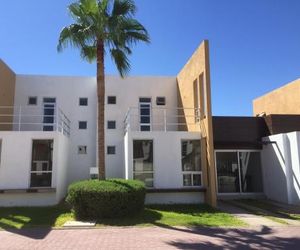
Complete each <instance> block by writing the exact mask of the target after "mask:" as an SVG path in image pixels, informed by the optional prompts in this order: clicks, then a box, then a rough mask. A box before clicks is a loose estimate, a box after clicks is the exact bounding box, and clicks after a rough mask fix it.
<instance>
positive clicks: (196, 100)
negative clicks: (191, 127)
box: [193, 79, 200, 123]
mask: <svg viewBox="0 0 300 250" xmlns="http://www.w3.org/2000/svg"><path fill="white" fill-rule="evenodd" d="M193 92H194V93H193V94H194V109H195V110H194V115H195V123H197V122H199V121H200V95H199V82H198V79H196V80H195V81H194V83H193Z"/></svg>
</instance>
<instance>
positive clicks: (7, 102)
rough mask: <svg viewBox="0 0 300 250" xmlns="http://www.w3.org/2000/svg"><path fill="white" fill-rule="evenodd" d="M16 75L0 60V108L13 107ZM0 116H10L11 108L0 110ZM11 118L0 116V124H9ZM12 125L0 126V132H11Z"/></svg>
mask: <svg viewBox="0 0 300 250" xmlns="http://www.w3.org/2000/svg"><path fill="white" fill-rule="evenodd" d="M15 86H16V74H15V73H14V72H13V71H12V70H11V69H10V68H9V67H8V66H7V65H6V64H5V63H4V62H3V61H2V60H1V59H0V107H3V106H13V105H14V97H15ZM0 114H1V115H4V114H5V115H12V114H13V109H12V108H5V109H4V108H0ZM12 121H13V117H12V116H0V123H11V122H12ZM11 129H12V125H3V124H0V131H1V130H2V131H3V130H11Z"/></svg>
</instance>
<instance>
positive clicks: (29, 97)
mask: <svg viewBox="0 0 300 250" xmlns="http://www.w3.org/2000/svg"><path fill="white" fill-rule="evenodd" d="M31 98H34V99H35V103H34V104H32V103H30V99H31ZM27 105H28V106H37V105H38V97H37V96H28V100H27Z"/></svg>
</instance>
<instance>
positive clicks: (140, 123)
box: [124, 106, 200, 133]
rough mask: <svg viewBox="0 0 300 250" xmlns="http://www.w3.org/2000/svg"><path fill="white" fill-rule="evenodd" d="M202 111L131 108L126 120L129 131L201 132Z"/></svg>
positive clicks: (126, 129)
mask: <svg viewBox="0 0 300 250" xmlns="http://www.w3.org/2000/svg"><path fill="white" fill-rule="evenodd" d="M199 122H200V110H199V109H195V108H172V109H166V108H152V107H150V106H140V107H131V108H129V109H128V111H127V114H126V117H125V120H124V126H125V133H126V132H128V131H141V132H145V131H165V132H168V131H199V126H200V123H199Z"/></svg>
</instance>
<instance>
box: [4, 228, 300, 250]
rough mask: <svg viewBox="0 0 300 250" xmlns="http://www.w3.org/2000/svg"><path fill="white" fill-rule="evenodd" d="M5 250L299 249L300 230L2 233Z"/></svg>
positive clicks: (93, 230)
mask: <svg viewBox="0 0 300 250" xmlns="http://www.w3.org/2000/svg"><path fill="white" fill-rule="evenodd" d="M0 249H1V250H2V249H3V250H27V249H28V250H39V249H41V250H48V249H51V250H69V249H70V250H80V249H83V250H90V249H105V250H107V249H118V250H120V249H133V250H134V249H151V250H152V249H189V250H193V249H197V250H198V249H272V250H273V249H297V250H298V249H300V227H274V228H270V227H261V228H251V229H228V228H227V229H226V228H199V229H189V228H183V227H181V228H174V227H172V228H160V227H142V228H138V227H127V228H118V227H108V228H102V229H80V230H79V229H77V230H76V229H75V230H51V231H48V230H47V229H26V230H19V231H11V232H7V231H0Z"/></svg>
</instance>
